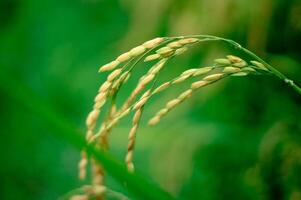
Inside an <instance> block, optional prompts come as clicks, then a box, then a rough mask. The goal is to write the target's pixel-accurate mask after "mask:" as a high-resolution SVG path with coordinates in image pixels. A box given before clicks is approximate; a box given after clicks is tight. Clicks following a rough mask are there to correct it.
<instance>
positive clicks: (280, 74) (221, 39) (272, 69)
mask: <svg viewBox="0 0 301 200" xmlns="http://www.w3.org/2000/svg"><path fill="white" fill-rule="evenodd" d="M189 37H196V38H207V39H209V40H212V41H224V42H226V43H228V44H230V45H232V46H234V47H235V48H237V49H238V50H240V51H242V52H244V53H245V54H247V55H249V56H251V57H252V58H254V59H255V60H257V61H259V62H260V63H262V64H264V65H265V67H266V68H267V69H268V70H269V71H270V72H271V73H272V74H274V75H275V76H276V77H278V78H280V79H281V80H282V81H284V82H285V83H286V84H288V85H289V86H290V87H292V88H293V89H294V90H295V91H296V92H297V93H298V94H300V95H301V88H300V87H299V86H298V85H296V84H295V83H294V81H293V80H291V79H289V78H288V77H286V76H285V75H284V74H282V73H281V72H280V71H278V70H277V69H276V68H274V67H273V66H271V65H270V64H268V63H267V62H266V61H264V60H263V59H262V58H260V57H259V56H257V55H256V54H255V53H253V52H252V51H250V50H248V49H246V48H244V47H242V46H241V45H240V44H239V43H237V42H235V41H233V40H229V39H226V38H222V37H217V36H213V35H187V36H180V37H175V38H179V39H180V38H189Z"/></svg>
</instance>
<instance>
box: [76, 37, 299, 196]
mask: <svg viewBox="0 0 301 200" xmlns="http://www.w3.org/2000/svg"><path fill="white" fill-rule="evenodd" d="M202 41H223V42H226V43H228V44H231V45H232V46H233V47H235V48H237V49H238V50H241V51H242V52H243V53H246V54H248V55H249V56H250V57H252V59H254V60H252V61H250V63H251V65H250V64H249V63H248V62H249V61H248V62H246V61H245V60H243V59H242V58H240V57H237V56H233V55H228V56H226V57H225V58H218V59H215V60H214V65H213V66H211V67H202V68H192V69H188V70H186V71H184V72H183V73H181V74H180V75H179V76H178V77H176V78H174V79H172V80H169V81H167V82H164V83H163V84H161V85H159V86H157V87H154V85H153V86H152V88H151V89H149V90H147V91H146V92H144V94H143V95H142V96H141V97H140V98H139V99H138V100H136V99H137V97H138V95H140V93H141V92H143V90H144V89H145V88H146V86H147V85H148V84H149V83H150V82H152V81H153V80H154V79H155V78H156V77H157V76H158V75H159V73H160V71H161V69H162V68H163V67H164V66H165V64H166V62H167V60H169V59H171V58H174V57H176V56H178V55H181V54H182V53H184V52H186V51H187V50H188V49H189V46H190V45H194V44H197V43H199V42H202ZM143 58H145V59H144V61H145V62H148V61H153V60H159V61H158V62H157V64H155V65H154V66H153V67H151V68H150V69H149V70H148V72H147V73H146V74H145V75H143V76H141V77H140V79H139V81H138V84H137V86H136V87H135V88H134V90H133V91H132V93H130V95H129V97H128V99H127V100H126V101H125V102H123V104H122V105H121V107H120V108H119V109H117V108H116V104H115V99H116V98H117V93H118V92H119V90H120V88H121V87H122V85H124V83H125V82H126V81H127V80H128V79H129V77H130V76H131V73H132V70H133V69H134V67H135V66H136V64H137V63H138V62H140V61H141V60H142V59H143ZM121 64H122V65H121ZM119 66H120V67H119ZM111 70H113V71H112V72H111V74H109V75H108V77H107V79H106V81H105V82H104V83H103V84H102V85H101V87H100V88H99V91H98V94H97V96H96V97H95V99H94V106H93V109H92V111H91V112H90V113H89V115H88V117H87V119H86V126H87V133H86V140H87V141H88V143H90V144H91V145H94V146H95V147H97V148H99V149H100V148H101V149H102V150H108V148H109V144H108V141H109V139H108V136H109V134H110V132H111V130H112V128H113V127H114V126H115V125H116V124H117V123H118V122H119V121H120V119H122V118H123V117H125V116H127V115H128V114H129V113H131V112H133V111H134V112H135V114H134V116H133V119H132V127H131V130H130V132H129V136H128V140H129V141H128V149H127V154H126V157H125V163H126V166H127V168H128V170H129V171H131V172H132V171H133V170H134V164H133V154H134V147H135V142H136V140H135V138H136V134H137V129H138V126H139V124H140V119H141V116H142V113H143V109H144V105H145V104H146V103H147V102H148V101H149V100H150V99H151V98H152V97H153V95H155V94H158V93H161V92H162V91H166V90H167V89H169V88H170V87H171V86H173V85H176V84H178V83H182V82H186V81H187V80H188V79H189V78H192V77H199V76H200V79H199V80H198V81H194V82H193V83H192V84H191V85H190V87H189V88H188V89H187V90H185V91H184V92H182V93H181V94H180V95H178V96H177V98H175V99H172V100H170V101H168V102H167V103H166V105H165V107H164V108H162V109H161V110H159V111H158V112H157V113H156V115H155V116H154V117H153V118H152V119H151V120H150V121H149V124H151V125H154V124H157V123H158V122H159V121H160V120H161V118H162V117H163V116H165V115H166V114H167V113H168V112H170V111H171V110H172V109H174V108H176V107H177V106H178V105H179V104H181V103H182V102H184V101H186V100H187V99H188V98H190V97H191V96H192V95H193V94H194V93H195V91H197V90H198V89H200V88H202V87H204V86H207V85H209V84H212V83H214V82H217V81H219V80H221V79H223V78H225V77H228V76H246V75H249V74H272V75H276V76H278V77H279V78H281V79H282V80H284V81H285V83H287V84H289V85H290V86H292V87H294V88H296V87H297V86H296V85H295V84H294V82H293V81H292V80H290V79H287V78H286V77H285V76H284V75H282V74H281V73H279V72H278V71H277V70H275V69H274V68H273V67H271V66H270V65H269V64H267V63H266V62H264V61H263V60H262V59H260V58H259V57H258V56H256V55H255V54H253V53H252V52H250V51H248V50H246V49H244V48H243V47H242V46H240V45H239V44H238V43H236V42H234V41H231V40H228V39H224V38H219V37H215V36H208V35H195V36H180V37H165V38H155V39H153V40H150V41H147V42H145V43H143V44H141V45H139V46H137V47H135V48H132V49H131V50H130V51H128V52H125V53H123V54H121V55H120V56H118V57H117V58H116V59H115V60H113V61H111V62H110V63H108V64H105V65H103V66H102V67H100V69H99V72H104V71H111ZM297 90H298V89H297ZM299 90H300V93H301V89H299ZM109 99H110V100H112V104H111V106H110V107H109V110H108V112H107V113H106V117H105V119H104V120H103V122H102V123H101V124H100V127H99V130H98V132H97V133H94V130H95V126H96V123H97V121H98V118H99V115H100V112H101V110H102V108H103V106H104V104H105V103H106V102H108V100H109ZM81 155H82V159H81V161H80V162H79V177H80V178H81V179H83V178H84V177H86V166H87V164H88V159H87V154H86V152H85V151H82V153H81ZM91 166H92V170H91V173H92V186H91V187H90V186H89V187H87V188H86V191H85V192H86V193H85V194H79V195H74V196H73V197H72V199H73V200H84V199H89V198H95V197H97V199H102V195H103V192H104V188H105V187H104V186H103V181H104V171H103V169H102V166H101V164H99V163H96V162H95V161H94V159H93V157H92V158H91ZM96 188H98V189H96ZM105 191H107V189H105Z"/></svg>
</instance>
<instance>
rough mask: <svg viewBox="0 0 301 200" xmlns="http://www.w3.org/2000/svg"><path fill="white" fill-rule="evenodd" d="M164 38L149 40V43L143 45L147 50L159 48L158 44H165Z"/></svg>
mask: <svg viewBox="0 0 301 200" xmlns="http://www.w3.org/2000/svg"><path fill="white" fill-rule="evenodd" d="M163 40H164V38H155V39H152V40H149V41H147V42H144V43H143V46H144V47H145V48H147V49H151V48H154V47H155V46H157V45H158V44H160V43H161V42H163Z"/></svg>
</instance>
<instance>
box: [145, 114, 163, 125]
mask: <svg viewBox="0 0 301 200" xmlns="http://www.w3.org/2000/svg"><path fill="white" fill-rule="evenodd" d="M159 121H160V117H159V116H155V117H153V118H151V119H150V120H149V121H148V124H149V125H156V124H158V122H159Z"/></svg>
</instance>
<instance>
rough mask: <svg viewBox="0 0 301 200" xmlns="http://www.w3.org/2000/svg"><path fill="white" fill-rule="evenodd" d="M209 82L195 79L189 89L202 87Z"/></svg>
mask: <svg viewBox="0 0 301 200" xmlns="http://www.w3.org/2000/svg"><path fill="white" fill-rule="evenodd" d="M208 83H209V82H208V81H197V82H194V83H192V84H191V89H198V88H200V87H203V86H205V85H207V84H208Z"/></svg>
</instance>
